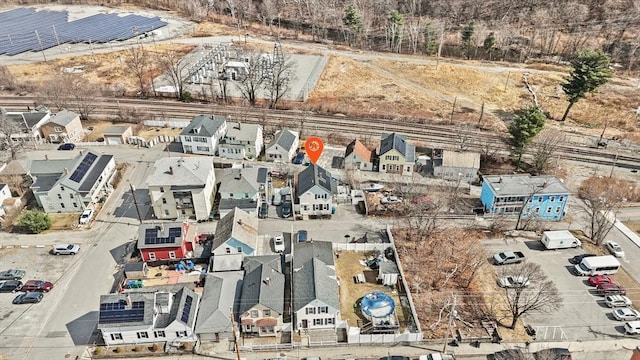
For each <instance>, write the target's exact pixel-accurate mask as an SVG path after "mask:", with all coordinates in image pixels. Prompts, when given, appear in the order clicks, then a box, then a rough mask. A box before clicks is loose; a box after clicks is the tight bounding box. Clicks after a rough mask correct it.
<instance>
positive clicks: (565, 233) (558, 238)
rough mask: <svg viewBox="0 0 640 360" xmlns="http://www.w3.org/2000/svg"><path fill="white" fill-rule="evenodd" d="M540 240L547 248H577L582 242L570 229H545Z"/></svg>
mask: <svg viewBox="0 0 640 360" xmlns="http://www.w3.org/2000/svg"><path fill="white" fill-rule="evenodd" d="M540 242H542V244H543V245H544V247H545V248H547V250H556V249H568V248H577V247H581V246H582V242H581V241H580V240H578V239H576V237H575V236H573V234H572V233H571V231H569V230H558V231H545V232H544V233H543V234H542V239H540Z"/></svg>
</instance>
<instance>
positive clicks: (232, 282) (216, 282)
mask: <svg viewBox="0 0 640 360" xmlns="http://www.w3.org/2000/svg"><path fill="white" fill-rule="evenodd" d="M243 276H244V272H243V271H223V272H215V273H209V274H207V276H206V278H205V283H204V290H203V292H202V301H201V302H200V310H199V311H198V318H197V320H196V328H195V333H196V335H198V337H199V338H200V341H216V342H218V341H224V340H231V339H233V324H232V321H231V320H232V315H233V318H235V319H237V318H238V302H239V299H240V294H241V293H242V279H243Z"/></svg>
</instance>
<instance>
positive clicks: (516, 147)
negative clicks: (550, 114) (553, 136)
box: [509, 105, 547, 167]
mask: <svg viewBox="0 0 640 360" xmlns="http://www.w3.org/2000/svg"><path fill="white" fill-rule="evenodd" d="M546 121H547V117H546V116H545V115H544V114H543V113H542V111H540V109H538V107H537V106H534V105H530V106H528V107H527V108H526V109H524V110H523V111H521V112H520V113H519V114H516V116H515V118H514V119H513V122H512V123H511V125H509V134H511V144H512V145H513V156H514V157H516V158H517V163H516V166H517V167H520V161H521V160H522V154H523V153H524V150H525V147H526V146H527V144H529V142H531V140H532V139H533V138H534V137H535V136H536V135H537V134H538V133H539V132H540V130H542V128H543V127H544V124H545V122H546Z"/></svg>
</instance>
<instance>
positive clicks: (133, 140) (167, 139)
mask: <svg viewBox="0 0 640 360" xmlns="http://www.w3.org/2000/svg"><path fill="white" fill-rule="evenodd" d="M175 140H176V137H175V136H170V135H160V136H156V137H155V138H153V139H152V140H149V141H146V140H145V139H143V138H141V137H138V136H132V137H130V138H128V139H127V143H128V144H130V145H135V146H140V147H145V148H150V147H153V146H154V145H155V144H157V143H171V142H174V141H175Z"/></svg>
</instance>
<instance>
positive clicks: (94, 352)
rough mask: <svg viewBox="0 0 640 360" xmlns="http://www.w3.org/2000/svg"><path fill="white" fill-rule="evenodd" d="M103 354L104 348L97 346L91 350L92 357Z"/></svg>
mask: <svg viewBox="0 0 640 360" xmlns="http://www.w3.org/2000/svg"><path fill="white" fill-rule="evenodd" d="M103 353H104V348H103V347H102V346H98V347H97V348H96V349H95V350H93V355H102V354H103Z"/></svg>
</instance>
